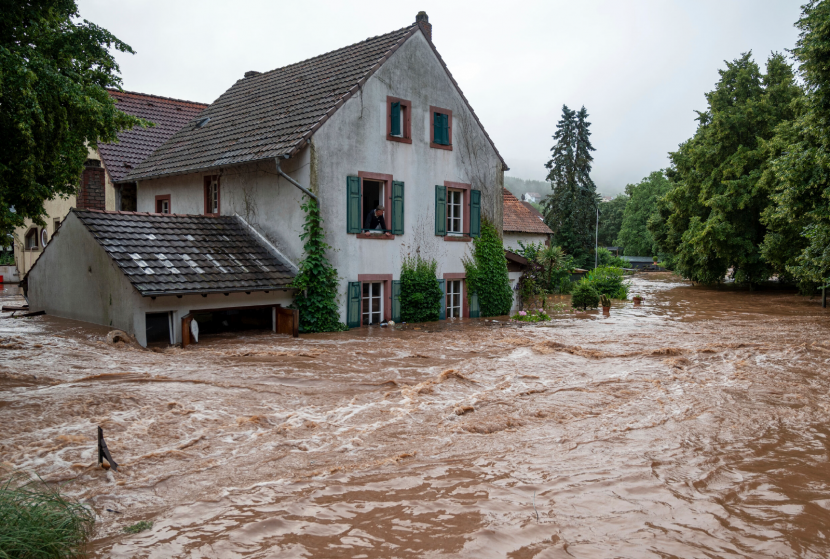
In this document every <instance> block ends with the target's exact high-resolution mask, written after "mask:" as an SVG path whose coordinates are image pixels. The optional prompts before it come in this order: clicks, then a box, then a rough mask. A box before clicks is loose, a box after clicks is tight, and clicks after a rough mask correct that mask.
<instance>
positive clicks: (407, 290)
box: [401, 255, 442, 322]
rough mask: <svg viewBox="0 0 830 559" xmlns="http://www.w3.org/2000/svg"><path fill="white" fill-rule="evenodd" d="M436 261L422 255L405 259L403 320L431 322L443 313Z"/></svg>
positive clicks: (402, 290) (402, 272)
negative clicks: (423, 257) (426, 258)
mask: <svg viewBox="0 0 830 559" xmlns="http://www.w3.org/2000/svg"><path fill="white" fill-rule="evenodd" d="M436 269H437V263H436V262H435V260H424V259H422V258H421V256H420V255H415V256H413V257H408V258H404V260H403V264H402V265H401V320H402V321H404V322H430V321H435V320H438V318H439V315H440V313H441V296H442V293H441V285H440V284H439V283H438V278H437V277H436V274H435V272H436Z"/></svg>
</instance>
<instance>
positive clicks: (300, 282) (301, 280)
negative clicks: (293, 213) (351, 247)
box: [291, 199, 347, 332]
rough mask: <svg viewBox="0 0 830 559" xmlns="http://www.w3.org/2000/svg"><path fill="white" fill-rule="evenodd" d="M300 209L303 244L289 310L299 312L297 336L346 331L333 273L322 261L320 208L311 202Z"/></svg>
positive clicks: (324, 246)
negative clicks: (341, 319)
mask: <svg viewBox="0 0 830 559" xmlns="http://www.w3.org/2000/svg"><path fill="white" fill-rule="evenodd" d="M301 207H302V209H303V211H305V214H306V216H305V223H304V224H303V234H302V235H300V239H302V240H303V241H304V242H305V245H303V250H304V251H305V255H304V257H303V259H302V261H300V265H299V269H300V270H299V273H298V274H297V277H296V278H294V282H293V283H292V285H291V287H293V288H294V289H296V292H295V295H294V305H293V306H294V308H296V309H297V310H299V311H300V332H338V331H340V330H346V329H347V328H346V325H345V324H343V323H342V322H340V312H339V310H338V307H337V293H338V292H339V286H338V281H337V279H338V278H337V270H335V269H334V268H333V267H332V265H331V264H330V263H329V261H328V259H327V258H326V251H327V250H329V249H330V248H331V247H330V246H329V245H328V244H326V232H325V231H324V230H323V225H322V223H323V219H322V218H321V217H320V207H319V206H318V205H317V202H316V201H315V200H311V199H306V201H305V202H304V203H303V204H302V206H301Z"/></svg>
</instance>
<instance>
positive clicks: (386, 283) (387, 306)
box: [352, 274, 392, 326]
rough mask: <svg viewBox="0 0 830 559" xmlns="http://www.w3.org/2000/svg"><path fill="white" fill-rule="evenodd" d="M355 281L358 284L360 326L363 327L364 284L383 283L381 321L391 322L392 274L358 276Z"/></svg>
mask: <svg viewBox="0 0 830 559" xmlns="http://www.w3.org/2000/svg"><path fill="white" fill-rule="evenodd" d="M352 277H354V276H352ZM357 281H359V282H360V325H361V326H365V324H363V283H364V282H382V283H383V295H382V296H383V320H384V321H385V322H389V321H390V320H392V274H358V275H357Z"/></svg>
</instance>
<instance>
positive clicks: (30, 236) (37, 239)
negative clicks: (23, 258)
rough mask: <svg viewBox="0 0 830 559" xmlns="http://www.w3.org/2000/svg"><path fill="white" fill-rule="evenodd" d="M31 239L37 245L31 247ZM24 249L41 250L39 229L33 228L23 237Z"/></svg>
mask: <svg viewBox="0 0 830 559" xmlns="http://www.w3.org/2000/svg"><path fill="white" fill-rule="evenodd" d="M29 239H34V241H35V244H34V245H33V246H30V244H29ZM23 249H24V250H39V249H40V231H38V229H37V227H32V228H30V229H29V230H28V231H26V233H25V234H24V235H23Z"/></svg>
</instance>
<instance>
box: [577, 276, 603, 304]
mask: <svg viewBox="0 0 830 559" xmlns="http://www.w3.org/2000/svg"><path fill="white" fill-rule="evenodd" d="M598 305H599V293H597V290H596V289H595V288H594V286H593V284H591V282H590V281H588V278H582V279H581V280H579V281H578V282H576V286H574V290H573V294H572V295H571V306H572V307H573V308H575V309H595V308H597V306H598Z"/></svg>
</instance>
